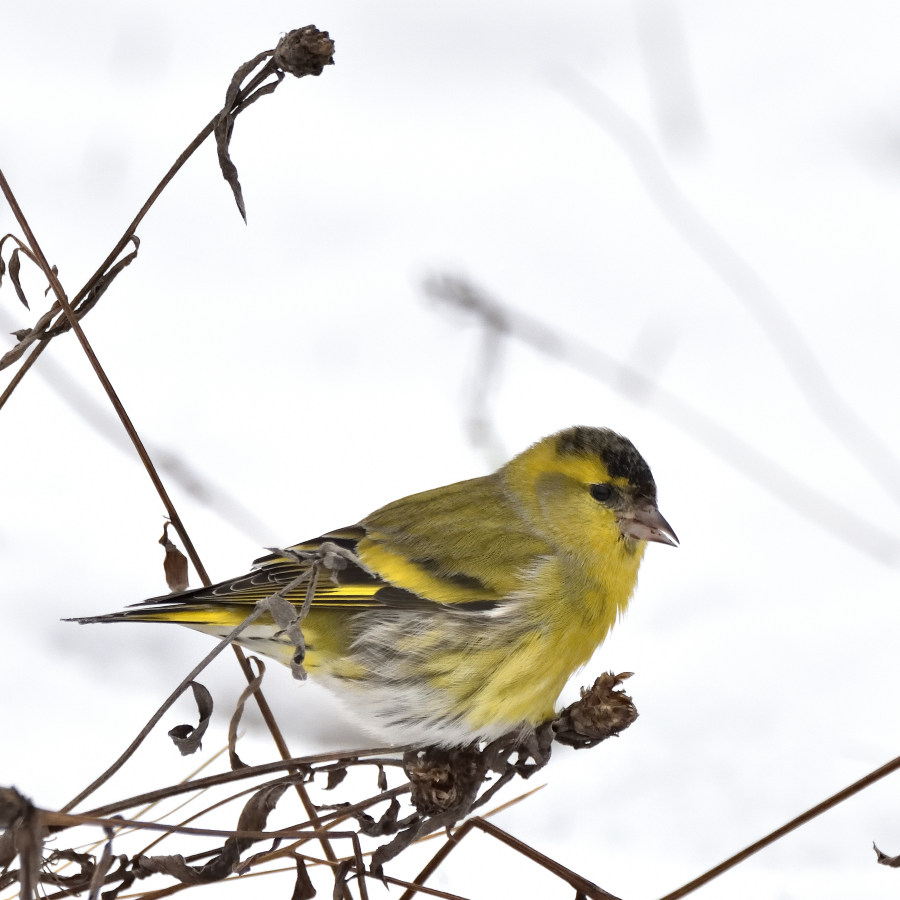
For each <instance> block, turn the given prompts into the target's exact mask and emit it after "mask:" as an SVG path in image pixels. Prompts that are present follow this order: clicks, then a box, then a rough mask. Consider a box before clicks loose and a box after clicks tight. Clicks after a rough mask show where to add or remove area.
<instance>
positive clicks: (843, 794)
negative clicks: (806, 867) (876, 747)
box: [660, 756, 900, 900]
mask: <svg viewBox="0 0 900 900" xmlns="http://www.w3.org/2000/svg"><path fill="white" fill-rule="evenodd" d="M898 769H900V756H898V757H896V758H895V759H892V760H891V761H890V762H889V763H885V764H884V765H883V766H881V767H880V768H878V769H875V771H874V772H870V773H869V774H868V775H866V776H865V777H864V778H860V779H859V781H854V782H853V784H851V785H849V786H847V787H845V788H844V789H843V790H841V791H838V792H837V793H836V794H832V796H831V797H829V798H828V799H827V800H823V801H822V802H821V803H817V804H816V805H815V806H813V807H811V808H810V809H808V810H807V811H806V812H805V813H802V814H801V815H799V816H797V817H796V818H795V819H791V821H790V822H787V823H786V824H784V825H782V826H781V828H776V829H775V830H774V831H772V832H770V833H769V834H767V835H766V836H765V837H764V838H761V839H760V840H758V841H756V842H755V843H753V844H750V846H749V847H745V848H744V849H743V850H741V851H740V852H739V853H735V854H734V856H730V857H728V859H726V860H725V861H724V862H721V863H719V865H717V866H714V867H713V868H712V869H710V870H709V871H708V872H704V873H703V874H702V875H700V876H699V877H698V878H695V879H694V880H693V881H689V882H688V883H687V884H685V885H683V886H682V887H680V888H678V890H677V891H672V893H671V894H666V895H665V896H664V897H661V898H660V900H679V898H680V897H686V896H687V895H688V894H690V893H692V892H693V891H695V890H697V888H698V887H701V886H702V885H704V884H706V883H707V882H709V881H712V880H713V878H716V877H717V876H719V875H721V874H722V873H723V872H727V871H728V870H729V869H731V868H733V867H734V866H736V865H737V864H738V863H742V862H743V861H744V860H745V859H747V857H749V856H752V855H753V854H754V853H756V852H758V851H759V850H762V849H763V847H768V846H769V844H774V843H775V841H777V840H780V839H781V838H783V837H784V836H785V835H786V834H790V832H792V831H794V830H795V829H797V828H799V827H800V826H801V825H805V824H806V823H807V822H809V821H810V820H812V819H814V818H815V817H816V816H819V815H821V814H822V813H823V812H827V811H828V810H829V809H831V808H832V807H833V806H837V805H838V804H839V803H843V802H844V801H845V800H847V799H848V798H850V797H852V796H853V795H854V794H858V793H859V792H860V791H863V790H865V789H866V788H867V787H869V786H870V785H873V784H875V782H876V781H880V780H881V779H882V778H884V777H885V776H886V775H890V774H891V773H892V772H896V771H897V770H898Z"/></svg>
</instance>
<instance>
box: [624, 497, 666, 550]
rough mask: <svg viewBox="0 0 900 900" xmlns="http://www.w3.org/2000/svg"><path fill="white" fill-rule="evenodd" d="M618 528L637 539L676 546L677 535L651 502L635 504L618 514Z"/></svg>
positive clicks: (627, 535)
mask: <svg viewBox="0 0 900 900" xmlns="http://www.w3.org/2000/svg"><path fill="white" fill-rule="evenodd" d="M619 529H620V531H621V532H622V534H624V535H625V536H626V537H631V538H634V539H635V540H638V541H656V543H658V544H668V545H669V546H670V547H677V546H678V536H677V535H676V534H675V531H674V530H673V529H672V526H671V525H670V524H669V523H668V522H667V521H666V520H665V519H664V518H663V516H662V513H661V512H660V511H659V510H658V509H657V508H656V506H655V505H654V504H653V503H646V504H644V505H643V506H635V507H633V508H632V509H630V510H628V511H627V512H624V513H622V515H620V516H619Z"/></svg>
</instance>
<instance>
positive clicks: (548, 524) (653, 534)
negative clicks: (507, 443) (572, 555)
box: [501, 426, 678, 553]
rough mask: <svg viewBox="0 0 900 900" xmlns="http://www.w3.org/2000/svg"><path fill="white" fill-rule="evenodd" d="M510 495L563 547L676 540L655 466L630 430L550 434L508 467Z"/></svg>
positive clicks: (630, 546)
mask: <svg viewBox="0 0 900 900" xmlns="http://www.w3.org/2000/svg"><path fill="white" fill-rule="evenodd" d="M501 472H502V473H503V477H504V480H505V483H506V485H507V489H508V491H509V493H510V496H511V497H512V498H513V500H514V501H515V502H517V503H518V504H519V507H520V509H521V511H522V513H523V515H524V516H525V517H526V518H527V519H528V520H529V522H530V524H531V526H532V527H533V528H534V529H535V530H536V531H537V532H538V533H541V534H543V535H544V537H545V538H546V539H547V540H548V542H549V543H551V544H553V545H554V546H556V547H557V548H558V549H560V550H569V551H573V550H574V551H575V552H576V553H577V550H578V548H584V547H587V548H590V549H592V550H595V551H597V552H601V553H603V552H604V551H605V552H609V549H610V548H611V547H614V546H618V547H620V548H621V549H624V550H625V551H627V552H631V553H633V552H635V551H636V550H639V549H640V550H642V549H643V548H644V546H645V542H646V541H656V542H657V543H660V544H669V545H671V546H676V545H677V544H678V538H677V537H676V536H675V532H674V531H673V530H672V526H671V525H669V523H668V522H667V521H666V520H665V519H664V518H663V516H662V514H661V513H660V511H659V509H658V508H657V506H656V482H655V481H654V480H653V475H652V474H651V472H650V467H649V466H648V465H647V463H646V462H645V461H644V458H643V457H642V456H641V454H640V453H638V451H637V449H636V448H635V446H634V444H632V443H631V441H629V440H628V439H627V438H624V437H622V436H621V435H620V434H616V432H614V431H610V430H609V429H608V428H589V427H585V426H576V427H574V428H568V429H566V430H565V431H561V432H559V433H557V434H553V435H550V436H549V437H546V438H544V439H543V440H541V441H538V443H536V444H534V445H533V446H531V447H529V448H528V449H527V450H526V451H525V452H524V453H521V454H519V455H518V456H517V457H515V458H514V459H512V460H511V461H510V462H509V463H508V464H507V465H506V466H505V467H504V468H503V469H502V470H501Z"/></svg>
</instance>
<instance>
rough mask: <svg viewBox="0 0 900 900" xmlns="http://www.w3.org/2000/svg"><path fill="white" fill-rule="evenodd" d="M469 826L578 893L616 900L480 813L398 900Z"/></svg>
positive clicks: (426, 872) (429, 868) (404, 899)
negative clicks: (533, 863) (524, 857)
mask: <svg viewBox="0 0 900 900" xmlns="http://www.w3.org/2000/svg"><path fill="white" fill-rule="evenodd" d="M473 828H480V829H481V830H482V831H483V832H485V833H486V834H489V835H491V837H494V838H496V839H497V840H498V841H502V842H503V843H504V844H506V845H507V846H508V847H512V849H513V850H516V851H517V852H519V853H521V854H522V855H523V856H526V857H527V858H528V859H530V860H532V861H533V862H536V863H537V864H538V865H539V866H543V868H545V869H547V870H548V871H549V872H552V873H553V874H554V875H556V877H557V878H560V879H561V880H562V881H565V882H566V883H568V884H569V885H571V886H572V887H573V888H574V889H575V890H576V891H577V892H578V894H579V895H580V896H584V897H591V898H594V900H618V898H617V897H616V896H615V895H614V894H610V893H609V892H608V891H605V890H603V888H601V887H598V886H597V885H596V884H594V883H593V882H592V881H588V880H587V878H583V877H582V876H581V875H579V874H578V873H577V872H573V871H572V870H571V869H567V868H566V867H565V866H564V865H562V864H561V863H558V862H557V861H556V860H555V859H551V858H550V857H549V856H545V855H544V854H543V853H541V852H540V851H538V850H535V849H534V847H531V846H529V845H528V844H526V843H525V842H524V841H520V840H519V839H518V838H515V837H513V836H512V835H511V834H509V833H508V832H506V831H504V830H503V829H502V828H498V827H497V826H496V825H494V824H492V823H491V822H488V821H487V820H485V819H483V818H482V817H480V816H476V817H475V818H474V819H469V820H468V821H467V822H464V823H463V824H462V825H461V826H460V827H459V828H458V829H457V830H456V831H455V832H454V833H453V834H452V835H450V836H449V837H448V838H447V842H446V843H445V844H444V845H443V847H441V849H440V850H438V852H437V853H435V855H434V856H433V857H432V858H431V859H430V860H429V862H428V865H426V866H425V868H424V869H422V871H421V872H419V874H418V875H417V876H416V879H415V885H414V886H413V887H411V888H410V889H409V890H408V891H406V892H405V893H404V894H403V895H402V896H401V897H400V900H412V897H414V896H415V895H416V894H417V893H418V892H419V887H420V885H422V884H424V882H425V881H427V880H428V878H430V877H431V875H432V874H433V873H434V871H435V870H436V869H437V867H438V866H439V865H440V864H441V863H442V862H443V861H444V860H445V859H446V858H447V857H448V856H449V855H450V853H451V851H453V850H454V849H455V848H456V847H458V846H459V844H460V842H461V841H462V839H463V838H464V837H465V836H466V835H467V834H469V832H470V831H471V830H472V829H473Z"/></svg>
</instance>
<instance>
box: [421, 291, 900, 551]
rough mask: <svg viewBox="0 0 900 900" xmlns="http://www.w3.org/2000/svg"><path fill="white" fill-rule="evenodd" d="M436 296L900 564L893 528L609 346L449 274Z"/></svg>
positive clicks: (858, 545) (859, 546)
mask: <svg viewBox="0 0 900 900" xmlns="http://www.w3.org/2000/svg"><path fill="white" fill-rule="evenodd" d="M423 289H424V291H425V293H426V294H428V295H429V296H430V297H432V298H434V299H437V300H441V301H443V302H447V303H450V304H452V305H454V306H456V307H458V308H460V309H463V310H466V311H467V312H470V313H471V314H473V315H474V316H476V317H477V318H478V319H482V320H484V321H485V322H486V323H487V325H486V327H493V325H492V323H493V322H495V321H497V318H498V317H501V318H502V320H503V321H504V323H505V327H506V329H507V330H508V333H509V334H510V335H511V336H513V337H515V338H516V339H517V340H520V341H522V342H523V343H524V344H527V345H528V346H530V347H533V348H534V349H536V350H538V351H539V352H541V353H544V354H546V355H547V356H550V357H552V358H554V359H561V360H563V361H565V362H567V363H568V364H569V365H571V366H573V367H574V368H576V369H579V370H580V371H582V372H586V373H587V374H588V375H590V376H592V377H594V378H596V379H598V380H599V381H602V382H604V383H606V384H609V385H610V386H612V387H613V388H615V389H617V390H619V391H621V392H622V393H625V394H630V395H631V396H633V397H638V398H641V399H642V400H643V402H644V403H645V404H646V405H647V406H648V407H650V408H652V409H654V410H656V411H657V412H658V413H659V415H661V416H662V417H663V418H664V419H666V420H667V421H668V422H669V423H670V424H672V425H673V426H675V427H676V428H678V429H679V430H680V431H682V432H684V433H685V434H687V435H689V436H690V437H691V438H693V439H694V440H696V441H698V442H699V443H700V444H701V445H702V446H703V447H704V448H705V449H706V450H709V451H710V452H712V453H715V454H716V455H717V456H718V457H719V458H720V459H722V460H723V461H724V462H726V463H728V464H729V465H730V466H733V467H734V468H735V469H736V470H737V471H738V472H740V473H741V474H742V475H744V476H746V477H747V478H749V479H750V480H751V481H753V482H754V483H755V484H757V485H759V486H760V487H762V488H764V489H765V490H767V491H768V492H769V493H770V494H771V495H772V496H774V497H775V498H776V499H778V500H780V501H781V502H782V503H784V504H786V505H787V506H788V507H790V508H791V509H793V510H794V511H795V512H796V513H798V514H799V515H801V516H803V517H804V518H805V519H807V520H808V521H810V522H812V523H814V524H815V525H818V526H819V527H820V528H824V529H825V530H826V531H828V532H830V533H831V534H832V535H833V536H835V537H837V538H838V539H839V540H841V541H843V542H844V543H845V544H848V545H849V546H851V547H853V548H855V549H856V550H858V551H859V552H861V553H863V554H865V555H866V556H869V557H871V558H872V559H875V560H877V561H878V562H880V563H883V564H885V565H896V563H897V560H898V557H900V541H898V540H897V538H896V536H895V535H894V534H892V533H891V532H888V531H884V530H883V529H881V528H879V527H878V526H877V525H876V524H874V523H873V522H872V520H871V518H868V519H864V518H862V517H861V516H859V515H858V514H857V513H856V512H855V511H854V510H853V509H852V508H850V507H846V506H843V505H842V504H840V503H837V502H835V500H834V499H833V495H832V494H825V493H823V492H822V491H819V490H817V489H816V488H814V487H811V486H810V485H808V484H805V483H804V482H803V481H801V480H800V479H799V478H798V476H797V473H796V471H791V470H790V469H788V468H786V467H785V466H784V465H782V464H781V463H779V462H776V461H775V460H774V459H772V458H770V457H768V456H766V455H765V454H764V453H762V452H761V451H759V450H757V449H756V447H754V446H753V445H752V444H751V443H749V442H748V441H746V440H744V438H742V437H741V436H740V435H738V434H737V433H735V432H733V431H731V430H730V429H728V428H726V427H725V426H724V425H722V424H721V422H719V420H718V419H716V418H715V417H714V416H712V415H708V414H707V413H705V412H703V411H702V410H701V409H699V408H698V407H696V406H694V405H693V404H691V403H690V402H688V401H687V400H683V399H682V398H681V397H679V396H678V395H677V394H675V393H673V392H672V391H670V390H668V389H667V388H665V387H664V386H663V385H660V384H657V383H656V382H655V381H654V380H653V379H651V378H648V377H647V376H646V375H645V374H644V373H643V372H642V371H640V370H639V369H636V368H634V367H632V366H629V365H627V364H626V363H621V362H619V361H618V360H616V359H614V358H613V357H612V356H610V355H609V354H608V353H606V352H605V351H604V350H602V349H600V348H598V347H595V346H593V345H591V344H588V343H587V342H585V341H581V340H578V339H577V338H573V337H569V336H567V335H563V334H561V333H560V332H558V331H555V330H554V329H552V328H550V327H549V326H547V325H545V324H544V323H543V322H540V321H538V320H537V319H533V318H531V317H530V316H527V315H525V314H524V313H520V312H517V311H515V310H513V309H511V308H509V307H506V306H503V305H502V304H501V303H499V302H498V301H496V300H494V299H493V298H492V297H490V296H489V295H488V294H486V293H485V292H484V291H482V290H481V289H480V288H478V287H476V286H474V285H473V284H471V283H470V282H468V281H466V280H464V279H462V278H458V277H454V276H449V275H443V276H434V277H431V278H428V279H426V280H425V282H424V285H423Z"/></svg>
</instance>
